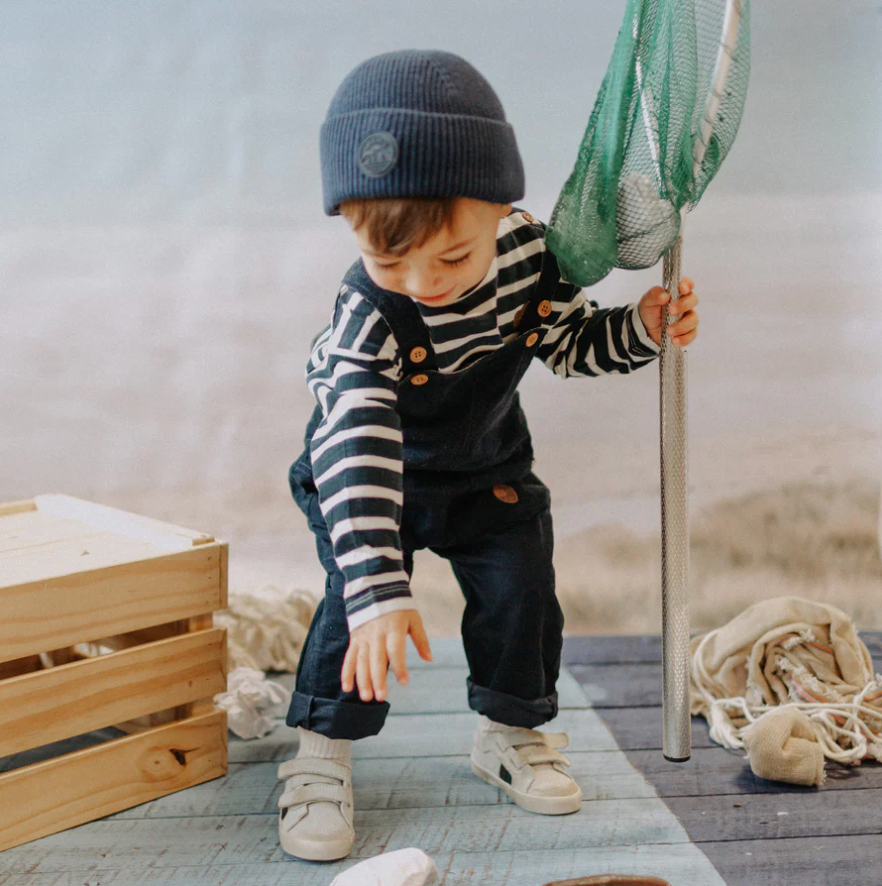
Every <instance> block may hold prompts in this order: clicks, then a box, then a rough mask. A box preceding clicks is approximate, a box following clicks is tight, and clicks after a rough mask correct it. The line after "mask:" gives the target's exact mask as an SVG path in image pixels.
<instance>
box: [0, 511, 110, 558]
mask: <svg viewBox="0 0 882 886" xmlns="http://www.w3.org/2000/svg"><path fill="white" fill-rule="evenodd" d="M101 533H102V530H100V529H96V528H95V527H94V526H87V525H86V524H85V523H80V522H79V521H77V520H59V519H56V518H52V517H50V516H48V515H47V514H44V513H42V512H41V511H31V512H29V513H27V514H21V515H19V518H18V519H17V520H15V521H13V520H12V519H11V518H9V517H4V518H3V519H2V520H0V563H2V562H3V561H4V559H9V558H11V557H14V556H17V555H18V554H21V553H24V552H27V551H29V550H30V549H33V548H40V549H44V550H45V549H47V548H48V547H49V546H50V545H53V544H57V543H59V542H68V541H71V540H72V539H80V540H83V539H87V538H92V537H94V536H96V535H100V534H101ZM87 546H88V545H84V547H87ZM3 565H4V566H7V565H8V563H3Z"/></svg>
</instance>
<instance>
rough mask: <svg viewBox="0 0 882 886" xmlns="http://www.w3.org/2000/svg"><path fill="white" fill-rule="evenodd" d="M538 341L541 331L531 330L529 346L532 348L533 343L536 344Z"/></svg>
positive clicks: (528, 340) (528, 337)
mask: <svg viewBox="0 0 882 886" xmlns="http://www.w3.org/2000/svg"><path fill="white" fill-rule="evenodd" d="M537 341H539V333H538V332H531V333H530V334H529V335H528V336H527V347H528V348H532V347H533V345H535V344H536V342H537Z"/></svg>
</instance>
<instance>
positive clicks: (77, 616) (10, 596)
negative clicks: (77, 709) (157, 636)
mask: <svg viewBox="0 0 882 886" xmlns="http://www.w3.org/2000/svg"><path fill="white" fill-rule="evenodd" d="M224 546H225V543H224V544H218V543H211V544H204V545H200V546H198V547H196V548H193V549H192V550H186V551H180V552H178V553H171V554H163V555H160V556H155V557H149V558H147V559H143V560H136V561H133V562H129V563H122V564H119V565H117V566H111V567H107V568H105V569H97V570H94V571H91V572H85V573H75V574H73V575H64V576H58V577H56V578H53V579H48V580H45V581H43V580H41V581H34V582H29V583H26V584H21V585H14V586H11V587H0V613H2V617H0V661H8V660H10V659H15V658H23V657H24V656H26V655H31V654H33V653H35V652H43V651H45V650H47V649H58V648H61V647H63V646H71V645H75V644H77V643H84V642H87V641H91V640H96V639H99V638H101V637H107V636H109V635H111V634H122V633H125V632H127V631H134V630H139V629H141V628H146V627H150V626H151V625H156V624H162V623H165V622H169V621H172V620H176V619H180V618H190V617H192V616H195V615H200V614H202V613H205V612H211V611H214V610H216V609H219V608H221V606H222V602H223V596H224V595H223V593H222V589H221V584H220V576H221V569H220V561H221V558H222V556H223V555H224V554H223V553H222V548H223V547H224Z"/></svg>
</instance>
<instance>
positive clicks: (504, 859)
mask: <svg viewBox="0 0 882 886" xmlns="http://www.w3.org/2000/svg"><path fill="white" fill-rule="evenodd" d="M222 836H223V837H226V832H224V833H223V834H222ZM266 842H267V844H271V843H272V840H271V839H269V838H268V839H267V841H266ZM222 845H223V844H222V843H221V842H218V843H217V847H218V850H219V854H220V851H221V850H220V847H221V846H222ZM74 848H75V847H74ZM265 848H266V850H267V854H269V849H270V847H269V845H267V846H266V847H265ZM223 851H226V850H223ZM432 857H433V860H434V861H435V864H436V865H437V867H438V870H439V872H440V874H441V879H440V881H439V886H539V884H542V883H546V882H548V881H549V880H561V879H569V878H572V877H578V876H583V877H584V876H588V875H598V874H606V873H619V874H631V875H634V876H639V875H643V876H658V877H662V878H664V879H666V880H668V881H670V882H671V883H673V884H675V886H726V884H725V883H724V881H723V880H722V879H721V878H720V877H719V876H718V875H717V874H716V872H715V871H714V870H713V869H712V868H711V866H710V865H709V864H708V861H707V859H706V857H705V856H704V854H703V853H702V852H701V851H700V850H698V849H697V848H696V847H695V846H693V845H691V844H688V843H681V844H674V845H670V844H667V845H666V844H657V845H652V844H650V845H640V846H628V847H615V848H584V847H580V848H575V849H568V850H560V851H555V852H549V851H548V850H534V849H531V850H526V849H520V850H517V851H496V852H492V851H476V852H460V851H455V852H442V853H438V854H436V855H434V856H432ZM0 858H2V856H0ZM356 863H357V860H355V859H345V860H343V861H340V862H334V863H329V864H319V863H305V862H302V861H298V860H296V859H293V858H290V857H286V858H285V859H284V860H280V861H266V862H253V861H252V862H248V863H240V864H224V863H222V861H221V859H217V860H216V861H214V862H212V863H210V864H208V865H202V864H197V863H193V862H192V861H191V862H190V863H189V864H187V863H183V864H177V865H171V864H170V865H168V866H166V867H163V868H162V869H156V868H155V867H154V868H150V869H149V874H147V872H146V871H145V867H143V866H142V867H136V866H134V865H133V866H127V867H124V868H120V867H118V866H115V865H112V864H108V863H107V862H106V861H105V862H103V866H102V867H101V868H100V869H95V868H93V869H92V870H88V871H83V872H82V873H81V874H78V875H77V876H76V877H73V876H67V875H65V874H63V873H61V875H60V874H59V872H46V873H41V872H40V871H39V870H29V871H28V872H27V873H22V874H9V875H6V876H4V875H3V873H0V886H62V884H63V886H74V884H76V886H144V884H145V883H149V884H150V886H194V884H206V886H208V884H218V883H222V884H223V886H328V884H329V883H330V882H331V880H332V879H333V878H334V877H335V876H336V875H337V874H338V873H341V872H342V871H344V870H346V869H347V868H350V867H352V866H353V865H354V864H356ZM145 874H146V877H145Z"/></svg>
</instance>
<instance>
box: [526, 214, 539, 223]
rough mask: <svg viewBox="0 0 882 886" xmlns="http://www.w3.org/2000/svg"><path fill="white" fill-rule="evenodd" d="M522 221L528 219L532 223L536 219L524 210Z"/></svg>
mask: <svg viewBox="0 0 882 886" xmlns="http://www.w3.org/2000/svg"><path fill="white" fill-rule="evenodd" d="M524 221H528V222H529V223H530V224H533V222H534V221H536V219H535V218H533V216H532V215H530V213H529V212H525V213H524Z"/></svg>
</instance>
